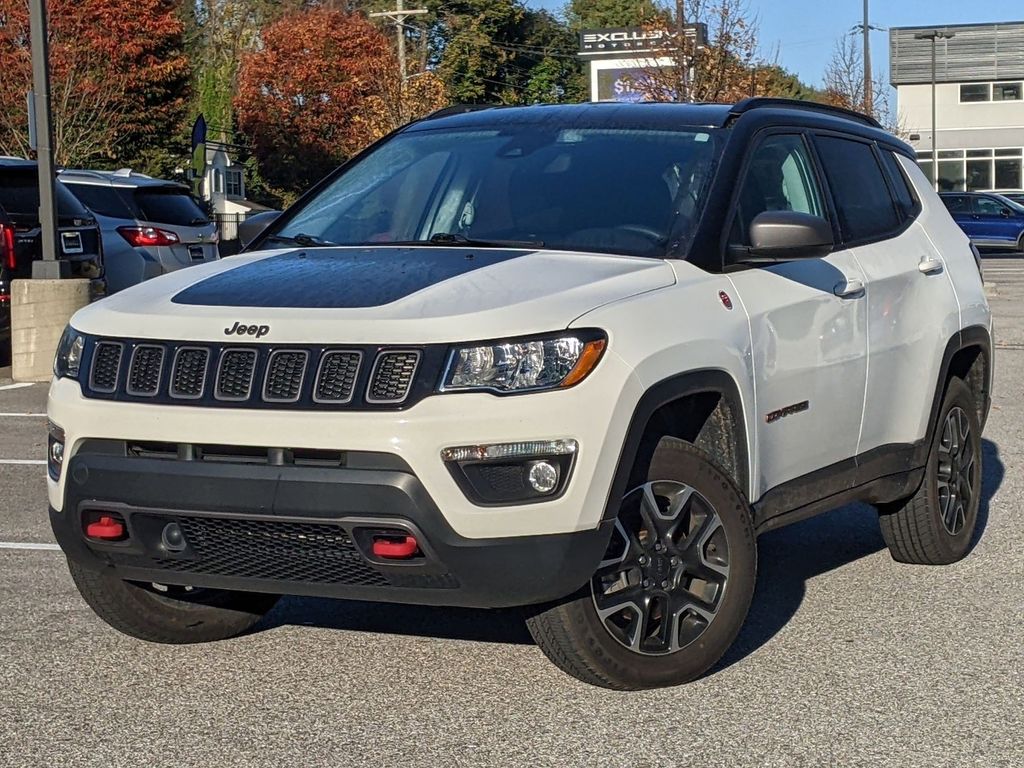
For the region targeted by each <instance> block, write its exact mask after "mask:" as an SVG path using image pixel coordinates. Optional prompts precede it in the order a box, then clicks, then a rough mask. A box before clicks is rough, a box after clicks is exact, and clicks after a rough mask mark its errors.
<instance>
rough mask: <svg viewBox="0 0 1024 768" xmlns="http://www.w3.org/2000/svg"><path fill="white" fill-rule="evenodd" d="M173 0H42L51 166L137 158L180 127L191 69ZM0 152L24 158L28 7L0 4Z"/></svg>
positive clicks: (8, 0)
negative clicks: (47, 25)
mask: <svg viewBox="0 0 1024 768" xmlns="http://www.w3.org/2000/svg"><path fill="white" fill-rule="evenodd" d="M176 5H177V3H176V2H175V1H174V0H50V2H49V18H50V65H51V73H52V87H51V92H52V102H53V112H54V123H55V125H54V129H55V133H56V151H57V160H58V162H60V163H64V164H68V165H83V164H87V163H90V162H93V161H97V160H103V159H106V160H107V161H108V162H111V161H117V160H119V159H125V158H127V159H132V160H136V161H139V160H145V159H146V158H152V159H154V160H155V155H156V154H157V153H159V152H160V151H161V150H165V151H167V152H170V150H168V149H167V148H168V147H169V145H170V143H171V142H172V141H173V139H174V137H175V135H176V134H179V133H180V131H181V129H182V126H183V124H184V122H185V120H186V112H187V109H188V98H189V78H190V68H189V62H188V59H187V58H186V56H185V53H184V50H183V38H182V33H183V27H182V23H181V21H180V20H179V18H178V16H177V15H176V10H175V9H176ZM0 73H2V75H0V152H5V153H9V154H19V155H26V154H28V130H27V117H26V110H25V95H26V93H27V92H28V90H29V89H30V88H31V87H32V69H31V53H30V50H29V23H28V3H27V2H25V0H0Z"/></svg>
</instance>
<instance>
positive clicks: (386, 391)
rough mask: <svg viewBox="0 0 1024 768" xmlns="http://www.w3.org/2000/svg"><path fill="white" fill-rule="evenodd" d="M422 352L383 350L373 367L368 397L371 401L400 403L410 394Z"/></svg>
mask: <svg viewBox="0 0 1024 768" xmlns="http://www.w3.org/2000/svg"><path fill="white" fill-rule="evenodd" d="M419 361H420V353H419V352H417V351H415V350H412V351H407V352H382V353H381V354H380V356H379V357H378V358H377V363H376V364H375V365H374V367H373V379H372V380H371V381H370V389H369V390H368V391H367V393H366V399H367V400H368V401H369V402H371V403H400V402H402V401H403V400H405V398H406V397H408V396H409V388H410V387H411V386H412V380H413V377H414V376H415V375H416V366H417V365H418V364H419Z"/></svg>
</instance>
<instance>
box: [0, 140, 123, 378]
mask: <svg viewBox="0 0 1024 768" xmlns="http://www.w3.org/2000/svg"><path fill="white" fill-rule="evenodd" d="M57 214H58V226H59V227H60V253H59V254H58V257H59V258H61V259H66V260H67V261H69V262H71V274H72V276H74V277H87V278H89V279H91V280H93V281H94V287H93V290H94V292H95V293H102V291H103V289H104V284H103V256H102V253H103V251H102V247H101V246H100V233H99V229H98V228H97V226H96V219H95V217H94V216H93V215H92V214H91V213H90V212H89V211H88V210H87V209H86V208H85V206H83V205H82V204H81V203H80V202H78V199H77V198H76V197H75V196H74V195H72V194H71V193H70V192H69V191H68V190H67V189H66V188H65V187H64V185H63V184H59V183H58V184H57ZM42 255H43V249H42V237H41V229H40V226H39V176H38V170H37V168H36V164H35V163H34V162H32V161H30V160H19V159H16V158H0V358H5V357H6V355H7V352H6V348H7V345H8V343H9V340H10V335H11V281H12V280H18V279H21V278H28V277H31V276H32V262H33V261H36V260H37V259H41V258H42Z"/></svg>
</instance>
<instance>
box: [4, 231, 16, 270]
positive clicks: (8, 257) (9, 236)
mask: <svg viewBox="0 0 1024 768" xmlns="http://www.w3.org/2000/svg"><path fill="white" fill-rule="evenodd" d="M0 264H3V265H4V266H5V267H7V268H8V269H9V270H11V271H14V268H15V266H17V262H15V260H14V227H12V226H10V225H9V224H0Z"/></svg>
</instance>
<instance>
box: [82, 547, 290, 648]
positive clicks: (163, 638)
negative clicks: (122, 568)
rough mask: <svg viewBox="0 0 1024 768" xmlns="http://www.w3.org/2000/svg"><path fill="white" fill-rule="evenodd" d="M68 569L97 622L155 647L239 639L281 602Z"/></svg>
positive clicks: (250, 594) (252, 594)
mask: <svg viewBox="0 0 1024 768" xmlns="http://www.w3.org/2000/svg"><path fill="white" fill-rule="evenodd" d="M68 569H69V570H70V571H71V578H72V579H73V580H74V582H75V586H76V587H78V591H79V592H80V593H81V595H82V597H83V598H84V599H85V602H86V603H88V604H89V607H90V608H92V609H93V611H95V612H96V615H97V616H99V617H100V618H101V619H103V620H104V621H105V622H106V623H107V624H109V625H110V626H112V627H113V628H114V629H116V630H118V631H119V632H123V633H124V634H126V635H130V636H132V637H136V638H138V639H140V640H148V641H149V642H152V643H168V644H172V645H181V644H185V643H207V642H212V641H214V640H224V639H227V638H229V637H234V636H236V635H240V634H241V633H243V632H245V631H246V630H248V629H249V628H251V627H252V626H253V624H255V623H256V622H257V621H259V620H260V618H261V617H262V616H263V615H264V614H265V613H267V611H269V610H270V609H271V608H273V607H274V604H275V603H276V602H277V601H278V599H279V596H278V595H265V594H260V593H256V592H228V591H225V590H216V589H197V590H189V589H186V588H183V587H164V588H163V591H161V590H160V589H158V588H157V587H156V586H155V585H149V584H140V583H135V582H130V581H124V580H123V579H119V578H118V577H117V576H116V575H115V574H114V573H113V572H112V571H109V570H104V571H96V570H92V569H89V568H83V567H82V566H80V565H78V564H77V563H75V562H73V561H70V560H69V561H68Z"/></svg>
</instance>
